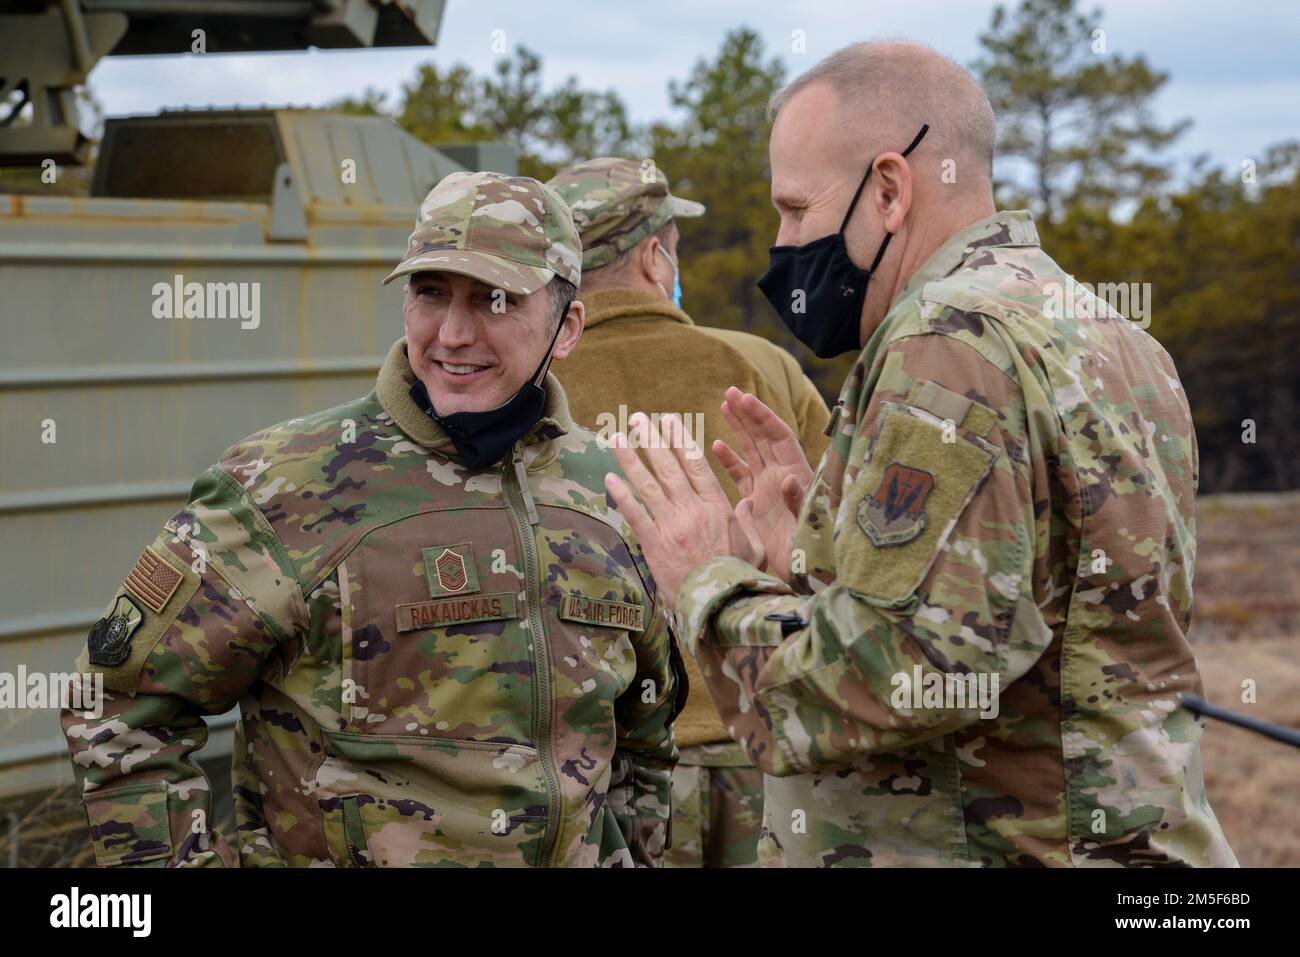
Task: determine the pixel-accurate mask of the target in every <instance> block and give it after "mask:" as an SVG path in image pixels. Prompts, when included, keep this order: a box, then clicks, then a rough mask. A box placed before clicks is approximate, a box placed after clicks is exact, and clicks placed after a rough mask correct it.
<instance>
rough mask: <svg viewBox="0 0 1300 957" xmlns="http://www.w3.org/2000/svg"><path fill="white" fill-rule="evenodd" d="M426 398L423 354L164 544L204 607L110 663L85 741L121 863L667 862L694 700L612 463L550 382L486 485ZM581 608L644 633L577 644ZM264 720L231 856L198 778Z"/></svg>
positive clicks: (113, 858)
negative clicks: (206, 718)
mask: <svg viewBox="0 0 1300 957" xmlns="http://www.w3.org/2000/svg"><path fill="white" fill-rule="evenodd" d="M412 382H413V374H412V373H411V370H410V366H409V363H408V362H407V359H406V353H405V343H404V342H403V341H400V340H399V342H398V343H396V344H395V345H394V348H393V350H392V352H390V354H389V357H388V359H387V361H386V363H385V365H384V369H383V371H382V372H381V373H380V377H379V382H378V385H377V389H376V390H375V391H372V392H371V393H370V394H368V395H366V396H364V397H362V398H360V399H357V400H355V401H352V402H349V403H346V404H344V405H341V406H338V407H336V408H333V409H329V410H327V411H324V412H320V413H316V414H313V415H309V416H306V417H303V418H299V419H294V420H291V421H289V422H285V423H282V424H280V425H277V426H274V427H272V428H270V429H267V430H265V431H263V432H259V433H257V434H255V435H253V436H250V437H249V438H247V439H245V440H244V441H242V442H241V443H239V444H238V445H236V446H235V447H233V448H232V449H230V450H229V451H228V452H227V453H226V454H225V455H224V456H223V458H222V461H221V462H220V463H219V464H218V465H216V466H214V467H213V468H211V469H209V470H208V471H207V472H206V473H204V474H203V475H202V476H200V477H199V479H198V480H197V481H196V482H195V485H194V489H193V493H192V501H191V502H190V503H189V505H187V506H186V507H185V508H184V509H182V510H181V511H180V512H178V513H177V514H176V515H175V516H174V517H173V518H172V519H171V520H170V521H168V522H167V523H166V525H165V526H164V528H163V531H162V533H161V534H160V535H159V536H158V537H157V539H155V541H154V542H153V545H152V549H153V551H154V552H156V553H157V554H158V555H160V556H161V557H162V560H163V561H165V562H166V563H167V564H168V565H170V566H171V567H172V568H173V569H175V570H176V571H178V572H181V573H182V574H183V575H184V577H185V581H184V582H183V583H182V584H181V586H180V587H179V588H178V589H176V591H175V594H173V595H172V596H171V597H170V598H169V599H168V601H167V603H166V605H165V606H164V607H163V608H162V611H161V613H154V612H152V611H146V612H145V622H144V624H143V625H141V626H140V627H139V628H138V629H137V630H136V632H135V633H134V635H133V636H132V642H133V644H134V646H135V648H136V653H135V655H134V656H133V658H132V659H131V660H130V661H128V662H127V663H126V664H124V665H122V666H120V667H117V668H94V667H92V666H89V665H88V664H86V663H85V662H83V663H82V667H81V668H80V669H79V670H82V671H101V672H103V673H104V675H105V685H106V687H107V688H108V689H111V691H109V692H106V695H105V702H104V713H103V717H102V718H100V719H92V718H88V717H86V716H85V715H83V714H79V713H77V712H74V711H64V712H63V716H62V720H63V726H64V730H65V733H66V735H67V738H68V741H69V746H70V749H71V753H72V759H73V764H74V767H75V769H76V772H77V777H78V779H79V781H80V784H81V787H82V790H83V794H84V798H83V802H84V804H85V806H86V809H87V813H88V817H89V820H90V824H91V827H92V836H93V839H94V846H95V853H96V858H97V860H98V861H99V863H100V864H105V865H113V864H151V865H153V866H174V865H181V866H192V865H213V864H225V865H227V866H231V865H242V866H296V867H309V866H345V867H347V866H362V867H364V866H385V867H400V866H463V867H478V866H521V865H530V866H596V865H600V866H632V865H638V866H642V865H647V866H656V865H657V864H658V863H659V862H660V860H661V858H662V854H663V851H664V846H665V844H666V842H667V839H668V820H669V803H670V774H671V770H672V768H673V765H674V763H675V761H676V748H675V745H674V741H673V736H672V727H671V722H672V718H673V717H674V716H675V713H676V712H677V711H678V710H679V706H680V701H681V700H684V694H685V689H684V688H683V687H682V686H681V684H680V680H681V679H680V674H681V659H680V657H679V656H678V653H677V651H676V648H675V642H674V640H673V637H672V632H671V619H670V617H669V616H667V615H665V614H664V613H663V612H662V610H661V607H660V606H661V603H660V601H659V599H658V596H657V595H656V593H655V590H654V586H653V582H652V580H651V579H650V577H649V572H648V570H647V568H646V566H645V564H644V560H643V558H642V556H641V553H640V550H639V547H638V546H637V545H636V544H635V542H634V539H633V538H632V536H631V532H630V530H629V528H628V527H627V526H626V525H625V523H624V521H623V519H622V517H621V516H620V515H619V514H618V513H617V511H615V510H614V509H613V508H612V506H611V505H610V504H609V503H608V502H607V500H606V495H605V492H604V487H603V480H604V476H605V474H606V473H607V472H609V471H611V470H614V469H616V468H617V466H616V463H615V461H614V459H613V457H612V454H611V453H610V452H609V450H608V449H604V448H602V447H601V445H600V443H599V440H598V439H597V438H596V436H595V435H594V434H592V433H591V432H588V431H587V430H585V429H582V428H580V427H577V426H575V425H574V424H573V423H572V421H571V420H570V418H569V414H568V411H567V405H566V403H565V401H564V397H563V392H562V390H561V389H560V386H559V383H558V382H556V381H555V379H554V378H553V377H548V379H547V381H546V391H547V406H546V411H545V414H544V416H543V418H542V419H541V420H540V421H539V422H538V424H537V425H536V426H535V427H534V428H533V429H532V430H531V431H530V432H529V434H528V435H527V436H525V438H524V439H523V440H522V441H521V442H520V443H518V444H517V445H516V446H515V450H514V453H513V457H509V456H508V457H507V458H506V460H505V461H504V462H503V463H502V464H501V465H499V466H497V467H495V468H494V469H490V470H482V471H472V470H470V469H468V468H467V467H466V466H464V465H463V464H461V462H460V461H459V460H458V459H457V458H456V457H455V455H454V450H452V448H451V446H450V445H449V444H448V442H447V440H446V437H445V435H444V434H443V433H442V431H441V430H440V428H439V427H438V426H437V425H436V424H435V423H434V422H433V420H432V419H430V418H429V417H428V416H426V415H425V414H424V413H423V412H421V411H420V410H419V409H418V407H417V406H416V404H415V402H414V401H413V400H412V399H411V397H410V395H409V392H408V390H409V387H410V386H411V384H412ZM440 560H441V564H440V565H439V564H438V563H439V561H440ZM429 562H433V563H435V567H434V568H430V567H429ZM130 587H131V584H130V582H129V581H128V583H127V584H126V585H125V586H124V589H123V590H122V591H119V595H121V594H125V593H127V592H129V590H130ZM448 591H450V592H451V594H450V595H448ZM569 595H579V596H582V597H583V598H585V599H588V602H586V603H584V607H588V608H590V607H597V608H603V607H606V606H605V605H604V604H602V603H609V602H619V603H623V604H625V605H628V606H635V607H637V608H639V609H641V621H640V622H639V624H641V625H642V626H643V627H642V628H641V630H637V629H636V628H635V627H634V625H635V624H638V623H637V622H632V621H629V622H628V623H627V627H617V626H614V625H611V624H608V623H606V624H592V623H591V622H588V621H579V620H573V619H572V617H570V618H562V617H560V615H561V612H562V608H561V601H562V599H563V598H564V597H565V596H569ZM592 603H595V604H594V606H593V604H592ZM111 605H112V603H110V607H111ZM609 607H614V606H609ZM412 608H414V609H415V611H414V612H412V610H411V609H412ZM588 617H592V616H591V615H588ZM83 657H84V656H83ZM236 704H238V705H239V708H240V721H239V723H238V725H237V729H236V735H235V748H234V757H233V773H232V779H233V788H234V800H235V833H234V834H232V835H218V834H215V833H213V831H212V823H213V822H212V820H211V808H210V804H209V793H210V789H209V784H208V781H207V779H206V777H205V776H204V775H203V773H202V772H201V771H200V770H198V769H197V767H196V765H194V764H193V763H191V757H192V756H193V755H194V753H195V752H197V751H198V750H199V749H200V748H201V747H202V746H203V744H204V742H205V740H206V738H207V731H206V729H205V727H204V725H203V722H202V716H203V715H211V714H219V713H222V712H225V711H228V710H230V709H231V708H233V707H234V706H235V705H236Z"/></svg>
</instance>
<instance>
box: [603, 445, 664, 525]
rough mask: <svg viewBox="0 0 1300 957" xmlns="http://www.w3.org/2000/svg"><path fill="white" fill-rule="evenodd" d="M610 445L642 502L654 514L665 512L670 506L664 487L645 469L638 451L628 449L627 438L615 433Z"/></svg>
mask: <svg viewBox="0 0 1300 957" xmlns="http://www.w3.org/2000/svg"><path fill="white" fill-rule="evenodd" d="M609 444H610V447H611V448H612V449H613V451H614V458H616V459H617V460H618V464H619V465H620V466H621V467H622V469H623V474H624V475H626V476H627V482H628V484H630V485H631V486H632V488H633V489H635V490H636V494H637V495H638V496H639V497H640V499H641V501H642V502H644V503H645V504H646V506H647V507H648V508H649V509H650V511H652V512H654V513H658V512H661V511H663V509H664V508H666V507H667V505H668V499H667V497H666V496H665V494H664V490H663V486H662V485H660V484H659V482H658V480H657V479H656V478H655V477H654V476H653V475H651V474H650V470H649V469H647V468H646V467H645V464H644V463H643V462H642V461H641V456H639V455H637V454H636V450H635V449H632V448H629V447H628V441H627V436H625V435H623V433H621V432H615V433H614V434H613V435H612V436H610V443H609Z"/></svg>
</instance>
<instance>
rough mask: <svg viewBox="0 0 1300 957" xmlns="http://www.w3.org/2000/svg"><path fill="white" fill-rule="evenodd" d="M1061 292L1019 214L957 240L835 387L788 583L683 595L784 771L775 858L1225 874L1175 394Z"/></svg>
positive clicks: (1061, 279)
mask: <svg viewBox="0 0 1300 957" xmlns="http://www.w3.org/2000/svg"><path fill="white" fill-rule="evenodd" d="M1072 285H1073V280H1072V279H1070V277H1068V276H1067V275H1066V274H1065V273H1064V272H1063V271H1062V270H1061V269H1060V267H1059V266H1057V265H1056V264H1055V263H1054V262H1053V261H1052V260H1051V259H1050V258H1048V256H1047V255H1046V254H1044V253H1043V251H1042V250H1041V249H1040V248H1039V246H1038V236H1037V231H1036V230H1035V228H1034V225H1033V221H1032V220H1031V219H1030V217H1029V216H1028V214H1027V213H1024V212H1006V213H1000V214H997V215H995V216H992V217H989V218H987V219H984V220H981V221H980V222H977V223H974V224H972V225H971V226H969V227H967V228H965V229H963V230H961V231H959V232H958V233H957V234H956V235H954V236H953V237H952V238H951V239H950V240H949V241H948V242H946V243H945V244H944V245H943V246H942V247H941V248H940V249H938V250H937V251H936V252H935V253H934V254H933V255H932V256H931V257H930V258H929V259H928V260H927V261H926V262H925V263H924V264H923V265H922V267H921V268H920V269H919V270H918V272H917V273H916V275H915V276H914V277H913V278H912V279H911V280H910V281H909V283H908V285H907V287H906V288H905V289H904V290H903V292H902V293H901V294H900V296H899V297H898V299H897V300H896V302H895V303H894V305H893V306H892V308H891V309H890V311H889V313H888V315H887V316H886V317H885V318H884V320H883V322H882V323H881V325H880V326H879V327H878V328H877V329H876V331H875V332H874V333H873V335H872V336H871V338H870V340H869V341H868V342H867V344H866V346H865V347H864V349H863V351H862V354H861V356H860V357H859V359H858V362H857V363H856V365H855V366H854V368H853V370H852V371H851V373H850V375H849V377H848V379H847V381H846V382H845V385H844V388H843V391H842V393H841V395H840V400H839V403H838V404H837V407H836V410H835V415H834V418H833V420H832V425H831V434H832V439H831V447H830V449H828V451H827V453H826V455H825V456H824V457H823V458H822V461H821V464H820V466H819V468H818V471H817V474H816V478H815V480H814V482H813V485H812V487H811V488H810V489H809V492H808V495H807V496H806V498H805V499H804V502H803V505H802V509H801V513H800V515H799V518H798V525H797V530H796V532H795V536H794V540H793V542H792V556H791V558H792V562H791V571H792V582H791V583H790V584H787V583H785V582H782V581H780V580H778V579H776V578H773V577H772V576H770V575H767V574H764V573H762V572H760V571H759V570H758V569H755V568H753V567H751V566H749V565H747V564H745V563H744V562H741V561H739V560H738V559H735V558H719V559H714V560H711V561H709V562H705V563H703V564H701V565H700V566H699V567H698V568H696V569H694V570H693V571H692V573H691V575H690V576H689V577H688V578H687V580H686V581H685V582H684V583H683V585H682V587H681V589H680V591H679V592H678V598H679V605H678V613H679V614H680V615H681V616H682V618H683V622H684V628H685V635H686V640H687V642H688V645H689V646H690V648H691V651H692V653H694V654H695V655H696V657H697V659H698V661H699V663H700V665H701V670H702V672H703V674H704V676H705V679H706V680H707V681H708V682H709V686H710V690H711V691H712V692H713V696H714V700H715V701H716V702H717V704H718V706H719V709H720V711H721V712H722V714H723V717H724V720H725V721H726V722H727V724H728V727H729V729H730V730H731V732H732V734H733V736H734V737H735V738H736V740H738V741H739V742H741V744H743V745H744V746H745V748H746V750H747V751H748V752H749V754H750V756H751V758H753V760H754V762H755V763H756V764H758V765H759V766H760V767H762V768H763V770H764V771H765V772H767V773H768V774H769V775H777V776H778V777H776V778H773V777H769V778H768V779H767V790H766V808H765V818H764V835H763V839H762V843H761V845H760V859H761V861H762V862H763V863H765V864H779V863H782V862H784V863H786V864H790V865H795V866H833V865H864V864H866V865H889V864H895V865H897V864H904V865H928V864H945V865H970V866H979V865H985V866H999V865H1057V866H1084V865H1104V864H1112V865H1115V864H1122V865H1144V864H1149V865H1223V864H1232V863H1235V861H1234V858H1233V855H1232V851H1231V850H1230V849H1229V847H1228V846H1227V844H1226V842H1225V840H1224V838H1223V835H1222V833H1221V831H1220V829H1219V825H1218V822H1217V821H1216V819H1215V817H1214V814H1213V811H1212V810H1211V808H1210V806H1209V804H1208V803H1207V801H1206V797H1205V793H1204V790H1203V782H1202V772H1201V763H1200V745H1199V739H1200V735H1201V732H1202V727H1203V726H1202V725H1201V724H1200V723H1199V722H1198V721H1197V720H1196V719H1194V718H1193V717H1192V716H1191V715H1190V714H1189V713H1188V712H1186V711H1184V710H1182V709H1180V708H1179V707H1178V695H1179V694H1180V693H1181V692H1192V691H1195V692H1198V693H1199V691H1200V689H1201V682H1200V678H1199V675H1198V673H1197V669H1196V663H1195V661H1194V659H1193V656H1192V651H1191V648H1190V647H1189V646H1188V642H1187V637H1186V629H1187V625H1188V622H1189V619H1190V615H1191V608H1192V592H1191V580H1192V563H1193V559H1194V552H1195V537H1194V526H1193V498H1194V495H1195V489H1196V468H1197V459H1196V444H1195V436H1194V434H1193V431H1192V423H1191V418H1190V414H1189V411H1188V405H1187V401H1186V398H1185V397H1184V395H1183V392H1182V389H1181V386H1180V384H1179V381H1178V377H1177V374H1176V372H1175V371H1174V367H1173V364H1172V362H1171V361H1170V359H1169V356H1168V355H1167V354H1166V353H1165V351H1164V350H1163V349H1162V348H1161V347H1160V346H1159V345H1158V344H1157V343H1156V342H1155V340H1154V339H1152V338H1151V337H1150V336H1148V335H1147V334H1146V332H1144V331H1143V330H1141V329H1139V328H1138V327H1137V326H1136V325H1135V324H1133V323H1131V322H1129V321H1127V320H1125V319H1123V318H1122V317H1120V316H1118V314H1116V313H1114V311H1113V310H1110V309H1109V307H1107V306H1105V305H1104V304H1103V303H1101V302H1100V301H1099V300H1097V299H1096V298H1095V297H1090V296H1088V294H1087V293H1086V292H1085V291H1084V290H1083V289H1082V288H1081V287H1080V288H1079V292H1078V296H1079V299H1078V301H1077V302H1076V304H1075V306H1074V308H1073V310H1068V309H1064V310H1063V309H1060V308H1057V307H1056V306H1055V305H1053V302H1054V301H1055V300H1056V299H1058V298H1059V299H1062V301H1068V300H1064V297H1063V296H1062V295H1061V293H1062V290H1064V289H1067V288H1070V287H1072ZM1070 313H1072V314H1070ZM772 615H785V616H787V617H786V619H785V620H784V621H782V620H779V619H772V618H770V617H769V616H772ZM783 632H784V634H783ZM995 681H996V682H997V683H996V685H995V684H994V682H995ZM981 689H982V690H985V691H993V692H997V691H1000V695H994V696H992V698H991V707H988V708H987V709H984V708H981V707H980V706H979V703H978V702H979V701H980V700H981V699H980V697H979V695H978V691H980V690H981ZM959 692H961V693H962V694H964V695H965V697H964V698H963V697H961V696H959V694H958V693H959ZM973 692H974V693H973ZM981 711H983V712H984V715H985V716H983V717H981Z"/></svg>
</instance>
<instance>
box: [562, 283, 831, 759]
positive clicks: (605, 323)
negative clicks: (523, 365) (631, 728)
mask: <svg viewBox="0 0 1300 957" xmlns="http://www.w3.org/2000/svg"><path fill="white" fill-rule="evenodd" d="M580 295H581V294H580ZM581 298H582V301H583V303H584V304H585V305H586V307H587V327H586V331H585V332H584V333H583V335H582V338H581V339H580V340H579V342H578V345H577V347H576V348H575V349H574V351H573V352H572V353H571V354H570V355H569V357H568V358H566V359H563V360H560V361H557V362H555V363H553V364H552V366H551V372H552V373H554V374H555V375H556V377H557V378H559V380H560V382H561V383H562V384H563V386H564V391H565V394H566V395H567V396H568V400H569V411H570V413H571V414H572V416H573V420H574V421H575V422H577V423H578V424H579V425H585V426H586V427H587V428H589V429H592V430H593V431H595V432H598V433H600V434H602V435H605V436H609V435H611V434H612V433H613V432H615V431H623V430H626V428H627V419H628V417H630V416H631V415H632V413H634V412H645V413H647V414H652V413H655V412H660V413H667V412H675V413H677V414H678V415H680V416H681V417H682V418H683V420H685V421H686V423H687V427H688V428H689V429H690V434H691V437H692V438H693V439H694V440H695V441H696V443H697V444H698V445H700V446H702V447H703V448H704V449H705V454H706V457H707V458H708V461H709V464H710V465H711V466H712V467H713V471H714V474H716V475H717V476H718V480H719V481H720V482H721V483H722V487H723V488H724V489H725V490H726V493H727V496H728V498H730V499H731V501H732V502H733V503H734V502H735V501H736V500H737V498H738V497H739V496H738V494H737V492H736V486H735V484H734V483H733V482H732V481H731V477H730V476H729V475H727V472H726V469H724V468H723V467H722V466H721V465H720V464H719V463H718V460H717V458H716V457H715V456H714V455H713V451H712V448H711V446H712V444H713V440H714V439H722V441H724V442H726V443H728V444H729V445H731V446H732V448H736V443H735V440H734V438H733V436H732V434H731V430H730V428H729V427H728V426H727V422H726V420H725V419H724V418H723V417H722V412H721V410H720V408H719V406H721V404H722V399H723V396H724V393H725V392H726V389H727V387H728V386H732V385H734V386H736V387H737V388H739V389H742V390H744V391H746V392H752V393H753V394H754V395H756V396H758V398H759V399H761V400H762V401H763V402H765V403H766V404H767V405H768V406H769V407H770V408H771V409H772V411H773V412H775V413H776V414H777V415H779V416H780V417H781V418H782V419H783V420H784V421H785V422H786V423H787V424H788V425H789V426H790V427H791V428H792V429H794V430H795V432H796V433H797V434H798V435H799V441H800V444H801V445H802V446H803V450H804V454H805V455H807V456H808V461H809V462H811V463H812V464H813V465H816V463H817V461H818V460H819V459H820V458H821V455H822V452H823V451H824V450H825V448H826V445H827V443H828V442H829V441H830V440H829V439H828V438H827V437H826V436H825V434H824V433H825V430H826V424H827V422H829V421H830V411H829V410H828V409H827V408H826V403H825V402H824V401H823V400H822V397H821V395H820V394H819V393H818V392H817V388H816V387H815V386H814V385H813V384H812V382H811V381H809V379H808V377H807V376H805V375H804V374H803V372H802V371H801V370H800V368H799V364H798V362H796V361H795V358H794V357H793V356H792V355H790V354H789V353H788V352H786V351H785V350H784V349H782V348H780V347H779V346H776V345H773V344H772V343H770V342H768V341H767V340H766V339H762V338H760V337H758V336H754V335H750V334H749V333H744V332H735V331H732V330H726V329H708V328H705V327H702V326H697V325H695V323H694V322H692V321H691V317H690V316H688V315H687V314H686V313H684V312H682V311H681V310H680V309H678V308H676V307H675V306H674V305H673V304H672V303H671V302H668V301H667V300H665V299H661V298H659V297H657V296H654V295H651V294H647V293H643V292H638V291H633V290H623V289H620V290H609V291H603V292H597V293H592V294H589V295H581ZM620 406H623V410H622V411H620V408H619V407H620ZM701 432H702V433H703V434H701ZM683 658H684V659H685V661H686V670H687V673H688V676H689V679H690V685H691V690H690V695H689V697H688V699H687V702H686V708H685V710H683V711H682V713H681V714H680V715H678V717H677V722H676V729H677V743H678V744H679V745H680V746H681V747H691V746H692V745H696V744H707V743H710V742H715V741H729V740H731V739H730V736H729V735H728V734H727V731H726V728H724V727H723V724H722V719H721V718H719V717H718V713H717V711H716V709H715V708H714V707H713V702H712V700H711V699H710V698H709V692H708V689H707V687H706V685H705V683H704V677H703V675H701V674H700V671H699V667H698V666H697V665H696V663H695V659H694V658H693V657H692V656H691V655H690V654H684V655H683Z"/></svg>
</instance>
